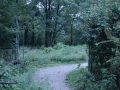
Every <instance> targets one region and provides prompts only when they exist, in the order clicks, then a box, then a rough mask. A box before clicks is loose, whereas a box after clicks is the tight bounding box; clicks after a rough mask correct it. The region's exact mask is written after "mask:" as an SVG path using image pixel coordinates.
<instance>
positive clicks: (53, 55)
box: [0, 43, 87, 90]
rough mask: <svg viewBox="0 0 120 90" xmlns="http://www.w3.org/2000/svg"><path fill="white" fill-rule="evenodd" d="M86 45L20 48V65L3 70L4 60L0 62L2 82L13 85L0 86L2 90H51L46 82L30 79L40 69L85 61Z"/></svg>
mask: <svg viewBox="0 0 120 90" xmlns="http://www.w3.org/2000/svg"><path fill="white" fill-rule="evenodd" d="M86 48H87V47H86V45H79V46H67V45H64V44H61V43H59V44H57V45H55V46H54V47H48V48H45V47H38V48H30V47H25V48H24V50H25V54H24V59H23V54H22V52H23V50H22V48H20V60H21V61H20V64H17V65H10V66H8V67H5V68H4V60H1V61H3V62H1V64H0V65H1V70H3V71H5V73H4V74H3V75H2V76H1V78H0V80H1V81H2V82H11V83H14V84H1V85H0V88H1V89H2V90H52V88H50V87H49V84H48V82H43V83H38V82H36V81H34V80H33V79H32V77H33V75H34V72H35V71H36V70H37V69H38V68H41V67H46V66H53V65H58V64H69V63H78V62H79V63H80V62H84V61H87V54H86V51H85V50H86Z"/></svg>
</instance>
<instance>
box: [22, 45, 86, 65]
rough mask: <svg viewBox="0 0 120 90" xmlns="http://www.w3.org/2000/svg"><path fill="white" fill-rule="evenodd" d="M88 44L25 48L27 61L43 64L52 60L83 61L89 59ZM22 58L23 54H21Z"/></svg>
mask: <svg viewBox="0 0 120 90" xmlns="http://www.w3.org/2000/svg"><path fill="white" fill-rule="evenodd" d="M85 49H86V45H83V46H66V45H63V44H57V45H56V46H54V47H53V48H51V47H48V48H43V49H32V50H30V49H28V48H26V50H25V59H24V61H25V63H26V64H27V65H33V66H34V65H43V64H48V63H51V62H56V61H57V62H81V61H86V60H87V54H86V52H85ZM20 57H21V59H22V55H21V56H20Z"/></svg>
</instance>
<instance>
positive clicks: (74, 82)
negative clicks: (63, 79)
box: [67, 68, 119, 90]
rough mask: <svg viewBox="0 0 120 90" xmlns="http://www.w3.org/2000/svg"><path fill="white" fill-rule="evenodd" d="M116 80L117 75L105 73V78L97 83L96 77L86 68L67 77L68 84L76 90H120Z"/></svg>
mask: <svg viewBox="0 0 120 90" xmlns="http://www.w3.org/2000/svg"><path fill="white" fill-rule="evenodd" d="M103 72H104V70H103ZM115 78H116V77H115V75H108V73H107V72H104V77H103V78H102V79H101V80H98V81H96V79H95V77H94V75H93V74H91V73H90V72H89V71H88V70H87V69H86V68H81V69H80V68H79V69H77V70H75V71H72V72H70V73H69V74H68V75H67V82H68V85H69V86H71V87H72V88H73V89H74V90H119V89H118V88H117V86H116V84H115Z"/></svg>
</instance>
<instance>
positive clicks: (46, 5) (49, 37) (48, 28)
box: [45, 0, 52, 47]
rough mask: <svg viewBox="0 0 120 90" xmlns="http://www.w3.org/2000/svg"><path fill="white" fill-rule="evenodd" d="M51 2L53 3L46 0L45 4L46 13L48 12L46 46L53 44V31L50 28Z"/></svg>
mask: <svg viewBox="0 0 120 90" xmlns="http://www.w3.org/2000/svg"><path fill="white" fill-rule="evenodd" d="M50 4H51V0H46V4H45V14H46V30H45V46H46V47H49V46H51V45H52V41H51V36H52V32H51V30H50V27H51V26H50V23H51V22H50V20H51V16H50V8H51V7H50Z"/></svg>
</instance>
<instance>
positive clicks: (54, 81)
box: [34, 63, 88, 90]
mask: <svg viewBox="0 0 120 90" xmlns="http://www.w3.org/2000/svg"><path fill="white" fill-rule="evenodd" d="M87 65H88V64H87V63H81V65H80V66H81V67H85V66H87ZM77 67H78V64H70V65H59V66H53V67H47V68H41V69H39V70H38V71H36V72H35V76H34V80H35V81H38V82H42V81H44V80H48V82H49V84H50V86H51V87H52V88H53V90H71V89H70V88H69V87H67V86H66V84H65V82H66V80H65V79H66V74H68V73H69V72H70V71H72V70H74V69H76V68H77Z"/></svg>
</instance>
